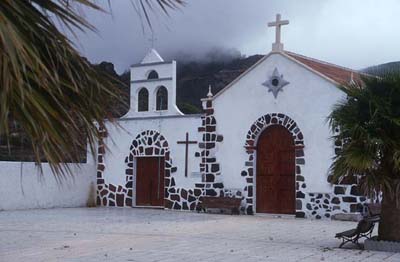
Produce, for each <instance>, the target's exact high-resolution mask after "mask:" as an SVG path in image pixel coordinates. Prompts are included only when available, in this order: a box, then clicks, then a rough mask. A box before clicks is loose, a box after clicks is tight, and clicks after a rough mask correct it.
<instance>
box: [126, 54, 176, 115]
mask: <svg viewBox="0 0 400 262" xmlns="http://www.w3.org/2000/svg"><path fill="white" fill-rule="evenodd" d="M130 71H131V72H130V73H131V74H130V75H131V82H130V86H131V98H130V109H129V111H128V113H127V114H126V115H125V116H124V118H128V117H151V116H166V115H183V113H182V112H181V111H180V110H179V109H178V107H177V106H176V61H169V62H166V61H164V59H163V58H162V57H161V56H160V54H159V53H158V52H157V51H156V50H155V49H153V48H152V49H150V51H149V52H148V53H147V55H146V56H145V57H144V58H143V60H142V62H140V63H139V64H135V65H132V66H131V69H130Z"/></svg>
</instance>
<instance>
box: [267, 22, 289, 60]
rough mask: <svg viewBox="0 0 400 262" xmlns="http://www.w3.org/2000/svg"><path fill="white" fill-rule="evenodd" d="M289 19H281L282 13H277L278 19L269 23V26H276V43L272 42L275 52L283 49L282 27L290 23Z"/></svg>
mask: <svg viewBox="0 0 400 262" xmlns="http://www.w3.org/2000/svg"><path fill="white" fill-rule="evenodd" d="M288 24H289V20H281V15H280V14H277V15H276V21H275V22H270V23H268V26H269V27H275V43H273V44H272V51H273V52H281V51H283V44H282V43H281V27H282V26H283V25H288Z"/></svg>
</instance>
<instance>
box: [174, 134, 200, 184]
mask: <svg viewBox="0 0 400 262" xmlns="http://www.w3.org/2000/svg"><path fill="white" fill-rule="evenodd" d="M178 144H184V145H185V146H186V147H185V177H187V176H188V156H189V145H190V144H197V141H189V133H188V132H186V140H185V141H178Z"/></svg>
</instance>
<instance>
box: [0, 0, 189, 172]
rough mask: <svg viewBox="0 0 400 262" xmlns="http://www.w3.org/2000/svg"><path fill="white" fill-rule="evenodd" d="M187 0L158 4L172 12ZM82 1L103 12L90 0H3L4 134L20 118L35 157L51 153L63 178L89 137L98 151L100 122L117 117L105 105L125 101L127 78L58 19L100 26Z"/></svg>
mask: <svg viewBox="0 0 400 262" xmlns="http://www.w3.org/2000/svg"><path fill="white" fill-rule="evenodd" d="M141 2H142V1H141ZM181 2H182V1H180V0H168V1H167V0H165V1H158V2H157V3H158V5H159V6H160V7H161V9H162V10H163V11H164V12H166V11H167V8H170V9H171V8H176V7H177V6H178V5H179V4H180V3H181ZM145 4H146V5H147V6H143V8H144V10H146V12H148V11H147V8H148V7H149V6H150V2H149V1H145ZM80 7H84V8H89V9H93V10H97V11H104V10H102V9H101V8H100V7H99V6H98V5H97V4H95V2H94V1H90V0H75V1H69V0H53V1H51V0H47V1H43V0H30V1H27V0H21V1H14V0H3V1H0V72H1V78H0V86H1V89H0V135H4V136H5V137H8V136H9V128H8V124H9V121H10V119H12V120H14V121H17V122H18V123H19V124H20V125H21V127H22V129H23V130H24V131H25V132H26V133H27V136H28V137H29V138H30V141H31V144H32V148H33V150H34V153H35V159H36V161H37V162H38V163H39V165H40V164H41V163H42V159H43V158H44V159H46V160H47V161H48V162H49V164H50V167H51V169H52V170H53V172H54V173H55V174H57V175H59V177H62V176H64V175H66V174H70V166H69V165H67V164H66V162H68V161H72V162H78V161H79V159H78V156H79V154H78V152H82V150H86V146H87V142H88V143H89V147H90V149H91V152H92V153H93V154H94V152H95V151H94V149H95V146H96V142H97V141H98V140H99V139H100V138H101V132H100V131H99V130H98V125H102V126H103V122H104V121H113V120H114V119H113V116H112V115H113V112H112V111H113V109H112V108H110V107H109V106H105V105H109V104H111V101H115V100H117V101H119V102H120V103H123V100H122V99H121V95H122V94H121V92H120V88H119V87H118V86H119V85H120V84H121V83H119V82H118V81H117V80H116V79H113V78H112V77H110V76H109V75H107V74H104V73H102V72H99V71H98V70H96V69H95V68H94V67H93V66H92V65H91V64H90V63H89V62H88V61H87V60H86V59H84V58H82V57H81V55H80V54H79V53H78V51H77V50H75V49H74V47H73V44H72V43H71V41H70V40H69V39H68V38H67V37H66V36H65V35H64V34H63V33H61V32H60V31H59V29H58V27H57V26H56V24H55V23H56V21H57V22H58V23H60V24H62V25H63V26H64V27H65V28H67V29H68V30H70V31H71V32H74V31H75V30H81V31H86V30H95V28H94V27H93V26H92V25H91V24H90V23H89V22H88V21H86V20H85V19H84V18H83V17H82V15H81V14H80V13H79V12H78V11H77V10H78V9H79V8H80Z"/></svg>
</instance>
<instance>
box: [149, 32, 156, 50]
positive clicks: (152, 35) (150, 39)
mask: <svg viewBox="0 0 400 262" xmlns="http://www.w3.org/2000/svg"><path fill="white" fill-rule="evenodd" d="M148 40H149V42H150V43H151V48H153V49H154V45H155V42H156V41H157V38H156V37H155V36H154V32H152V33H151V38H149V39H148Z"/></svg>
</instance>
